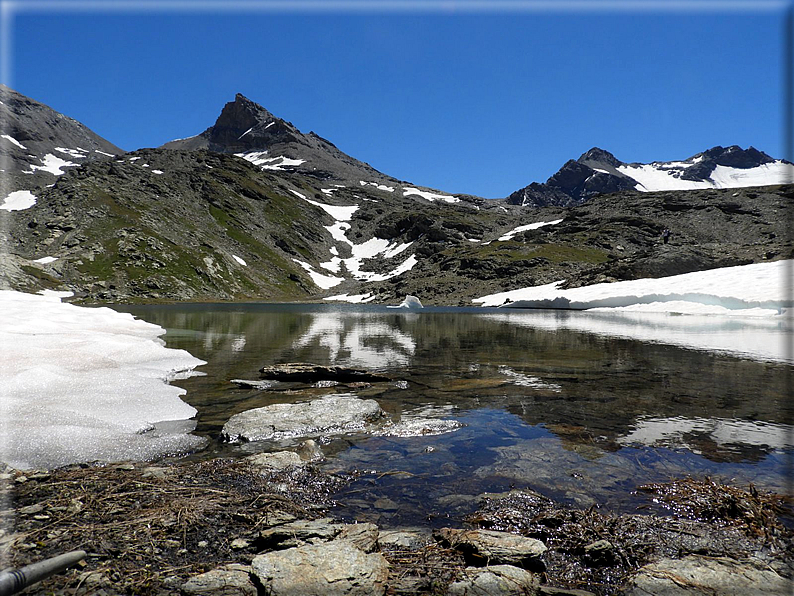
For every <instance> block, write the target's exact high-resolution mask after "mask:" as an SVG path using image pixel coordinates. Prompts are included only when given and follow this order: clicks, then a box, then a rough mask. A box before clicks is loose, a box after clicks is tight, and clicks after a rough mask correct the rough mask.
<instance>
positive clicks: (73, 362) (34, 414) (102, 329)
mask: <svg viewBox="0 0 794 596" xmlns="http://www.w3.org/2000/svg"><path fill="white" fill-rule="evenodd" d="M164 332H165V331H164V330H163V329H162V328H161V327H158V326H156V325H151V324H149V323H146V322H144V321H140V320H136V319H134V318H133V317H132V315H129V314H122V313H117V312H115V311H113V310H111V309H109V308H85V307H79V306H75V305H72V304H64V303H61V301H60V299H59V298H57V297H55V296H52V295H47V296H37V295H33V294H23V293H21V292H12V291H0V343H2V345H3V346H5V348H4V352H3V366H2V367H0V383H2V386H3V399H2V401H1V402H0V411H1V412H2V417H1V418H2V420H3V423H4V424H3V426H2V444H0V460H2V461H5V462H6V463H8V464H10V465H12V466H14V467H17V468H23V469H24V468H30V467H36V468H38V467H45V468H51V467H56V466H63V465H66V464H70V463H76V462H82V461H93V460H101V461H119V460H124V459H138V460H140V459H152V458H155V457H158V456H162V455H165V454H176V453H184V452H187V451H190V450H193V449H195V448H196V447H198V446H199V445H201V444H203V442H204V441H203V439H200V438H199V437H196V436H192V435H189V434H187V433H188V432H189V431H190V430H191V427H192V426H194V425H195V423H194V422H190V421H188V420H187V419H189V418H191V417H192V416H194V415H195V413H196V410H195V409H194V408H192V407H191V406H189V405H188V404H186V403H184V402H183V401H182V400H181V399H180V396H181V395H183V394H184V393H185V391H184V390H183V389H180V388H178V387H174V386H172V385H168V384H167V382H166V381H168V380H169V379H172V378H175V377H176V376H177V374H178V373H184V372H185V371H192V369H193V368H194V367H196V366H199V365H201V364H204V362H203V361H201V360H198V359H197V358H194V357H193V356H191V355H190V354H188V353H187V352H185V351H184V350H173V349H167V348H165V347H163V342H162V341H161V340H160V339H159V336H160V335H162V334H163V333H164Z"/></svg>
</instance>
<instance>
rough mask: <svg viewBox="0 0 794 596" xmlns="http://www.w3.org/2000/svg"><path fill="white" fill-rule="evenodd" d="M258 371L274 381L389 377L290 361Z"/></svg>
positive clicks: (383, 379) (357, 380)
mask: <svg viewBox="0 0 794 596" xmlns="http://www.w3.org/2000/svg"><path fill="white" fill-rule="evenodd" d="M259 372H260V373H261V374H262V376H263V377H264V378H265V379H270V380H274V381H300V382H303V383H317V382H319V381H337V382H339V383H350V382H362V381H367V382H377V381H388V380H389V377H385V376H383V375H379V374H376V373H372V372H369V371H366V370H360V369H357V368H345V367H344V366H321V365H319V364H309V363H303V362H291V363H288V364H274V365H273V366H263V367H262V368H261V369H260V370H259ZM235 382H237V381H235Z"/></svg>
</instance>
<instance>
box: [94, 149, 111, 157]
mask: <svg viewBox="0 0 794 596" xmlns="http://www.w3.org/2000/svg"><path fill="white" fill-rule="evenodd" d="M94 152H95V153H99V154H101V155H107V156H108V157H115V155H113V154H112V153H105V152H104V151H100V150H99V149H94Z"/></svg>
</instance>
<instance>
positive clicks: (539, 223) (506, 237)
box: [474, 219, 562, 242]
mask: <svg viewBox="0 0 794 596" xmlns="http://www.w3.org/2000/svg"><path fill="white" fill-rule="evenodd" d="M561 221H562V219H555V220H554V221H537V222H535V223H531V224H528V225H526V226H518V227H517V228H513V229H512V230H510V231H509V232H508V233H507V234H505V235H504V236H499V240H500V241H502V242H505V241H507V240H512V239H513V236H516V235H517V234H520V233H521V232H526V231H527V230H537V229H538V228H542V227H543V226H553V225H556V224H558V223H560V222H561ZM474 242H477V241H476V240H475V241H474Z"/></svg>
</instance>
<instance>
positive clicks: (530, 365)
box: [117, 304, 794, 527]
mask: <svg viewBox="0 0 794 596" xmlns="http://www.w3.org/2000/svg"><path fill="white" fill-rule="evenodd" d="M117 309H118V310H123V311H126V312H132V313H133V314H135V315H137V316H139V317H140V318H143V319H145V320H147V321H149V322H152V323H156V324H158V325H161V326H162V327H164V328H166V329H167V331H168V332H167V334H166V335H165V336H164V339H165V341H166V343H167V346H168V347H172V348H182V349H185V350H188V351H189V352H190V353H191V354H193V355H194V356H197V357H198V358H201V359H203V360H206V361H207V364H206V365H205V366H203V367H201V368H200V370H201V371H202V372H203V373H205V376H200V377H193V378H190V379H186V380H183V381H178V382H177V383H176V384H178V385H180V386H182V387H184V388H185V389H187V395H186V396H185V400H186V401H187V402H188V403H190V404H191V405H192V406H194V407H196V408H197V409H198V411H199V415H198V426H197V431H196V432H197V433H198V434H202V435H205V436H208V437H210V438H211V443H210V446H209V447H208V449H207V450H205V451H204V452H202V453H201V454H197V455H196V456H195V457H213V456H218V455H223V456H233V457H234V456H241V455H247V454H250V453H251V452H255V451H265V450H277V449H281V448H283V447H284V446H285V445H287V446H289V445H288V444H285V443H282V444H278V445H276V444H265V443H251V444H246V445H242V446H232V445H225V444H222V443H220V442H218V440H217V436H218V433H219V431H220V429H221V427H222V426H223V424H224V423H225V422H226V420H228V419H229V417H230V416H232V415H233V414H235V413H237V412H241V411H243V410H247V409H250V408H255V407H260V406H264V405H268V404H271V403H277V402H286V401H298V400H306V399H307V398H311V397H313V396H319V395H324V394H327V393H329V392H335V391H337V392H338V389H334V388H330V389H329V388H324V389H321V388H316V389H308V390H301V391H298V392H291V391H287V389H290V387H289V386H288V385H281V386H278V385H277V386H276V387H275V388H274V389H279V390H278V391H262V390H250V389H240V388H238V387H237V386H236V385H234V384H232V383H230V382H229V381H230V380H231V379H251V380H254V379H258V378H259V375H258V372H257V371H258V369H259V368H261V367H262V366H264V365H269V364H277V363H285V362H312V363H317V364H336V365H341V366H350V367H355V368H367V369H373V370H376V371H378V372H382V373H385V374H386V375H388V376H389V377H390V378H391V379H393V381H392V382H387V383H376V384H374V385H373V386H372V387H371V388H368V389H364V390H360V391H358V392H357V394H358V395H359V396H361V397H369V398H374V399H376V400H377V401H378V402H379V403H380V404H381V407H383V409H384V410H386V411H387V412H388V413H389V414H390V415H391V416H392V417H393V418H394V419H399V418H400V417H401V416H403V415H404V414H410V413H412V412H415V411H416V410H419V409H424V411H423V414H424V415H427V416H431V417H441V418H453V419H455V420H458V421H460V422H462V423H464V424H465V426H464V427H463V428H461V429H459V430H457V431H455V432H451V433H446V434H442V435H430V436H420V437H406V438H399V437H372V436H347V437H341V438H333V439H331V440H329V441H326V443H325V445H324V450H325V452H326V454H327V455H329V457H328V460H327V461H326V463H325V464H324V467H325V468H327V469H328V470H331V471H339V472H351V471H356V472H358V474H359V476H358V478H357V480H355V481H354V482H353V483H352V484H351V485H350V486H349V488H348V489H346V491H345V492H344V493H342V494H341V495H339V501H340V503H342V504H343V505H344V506H341V507H340V508H339V509H338V510H337V511H335V512H334V513H335V514H337V515H340V516H343V517H345V518H347V519H351V520H352V519H357V520H361V521H373V522H375V523H378V524H380V525H382V526H384V527H388V526H395V525H418V524H427V523H430V524H433V525H443V524H446V523H450V518H452V519H455V520H459V519H461V518H462V517H463V516H465V515H466V514H468V513H470V512H472V511H473V510H474V509H475V508H476V496H477V495H479V494H482V493H484V492H502V491H506V490H509V489H510V488H531V489H533V490H536V491H539V492H541V493H543V494H546V495H548V496H551V497H554V498H558V499H561V500H564V501H567V502H569V503H572V504H575V505H578V506H581V507H589V506H591V505H594V504H597V505H599V506H602V507H606V508H608V509H610V510H612V511H636V510H638V508H640V510H645V508H647V507H653V504H651V503H649V502H648V500H647V498H646V497H643V496H638V495H637V494H635V492H634V491H635V490H636V488H637V486H639V485H640V484H643V483H646V482H657V481H665V480H668V479H672V478H680V477H682V476H686V475H693V476H696V477H703V476H705V475H708V476H710V477H712V478H715V479H721V480H724V481H726V482H731V483H734V484H743V485H746V484H747V483H750V482H752V483H753V484H755V485H756V486H757V487H759V488H762V489H767V490H773V491H776V492H787V490H788V487H787V483H788V480H787V478H788V474H787V473H788V472H789V470H790V465H789V464H790V460H791V455H792V453H794V450H793V449H792V445H793V444H794V442H793V441H792V427H791V425H790V422H791V420H792V407H791V404H790V403H789V395H790V385H789V383H790V380H791V372H792V367H791V365H790V364H789V363H787V361H786V360H785V359H784V358H783V359H781V358H779V357H778V358H777V361H776V360H775V358H776V357H775V356H774V355H773V356H771V357H770V356H769V354H766V353H764V354H758V353H755V354H754V355H753V357H754V358H756V359H751V358H749V357H747V356H744V357H740V356H737V355H735V354H738V353H740V352H741V350H736V349H726V348H725V346H726V345H734V346H735V345H738V346H741V345H742V342H741V338H742V337H744V338H745V339H746V338H747V336H748V334H749V335H752V337H753V338H754V340H753V341H754V342H757V343H758V344H759V345H765V344H769V343H770V342H772V343H774V342H780V341H781V339H782V338H785V337H786V336H787V334H789V333H790V330H789V329H788V328H786V327H785V326H784V325H783V324H781V323H776V324H774V325H770V324H759V323H758V322H747V323H746V324H745V323H742V322H741V321H736V320H733V321H730V322H729V323H727V324H726V325H723V326H720V325H716V327H715V324H714V322H713V321H712V322H711V323H710V324H709V325H706V326H705V327H704V325H703V323H702V321H700V318H698V319H697V320H696V319H694V318H693V319H692V326H691V332H688V331H687V324H686V320H685V319H686V317H668V318H665V317H664V316H657V317H655V318H651V319H646V320H644V321H642V324H641V325H638V324H637V320H636V319H634V320H632V321H621V320H620V319H614V318H613V319H609V318H608V317H606V318H605V317H604V316H600V317H598V319H597V320H598V324H597V325H594V324H593V322H594V320H596V319H595V318H594V315H593V314H588V313H581V312H579V313H577V312H553V311H510V312H509V313H505V312H504V311H496V310H491V309H460V308H448V309H441V308H438V309H436V308H433V309H424V310H422V311H417V312H408V311H402V310H393V309H386V308H384V307H376V306H350V305H343V306H339V305H264V304H249V305H238V304H235V305H231V304H203V305H190V304H188V305H167V306H135V307H131V306H125V307H117ZM605 319H609V320H608V321H607V323H609V324H605V323H604V320H605ZM682 320H683V322H682ZM649 321H650V322H649ZM638 327H640V328H642V329H643V334H639V335H637V337H641V338H642V339H632V330H633V329H636V328H638ZM649 328H653V329H656V330H657V335H656V336H655V337H658V339H654V340H653V341H649V339H648V334H647V330H648V329H649ZM673 328H674V329H675V330H676V331H675V333H666V329H673ZM704 329H708V330H709V331H708V332H704ZM708 333H711V334H713V335H714V336H715V337H717V336H719V342H716V343H715V344H714V348H713V349H712V350H709V349H706V348H707V347H708ZM764 333H766V334H767V336H766V340H765V339H764ZM731 335H732V336H733V337H734V339H738V340H739V341H734V342H733V344H731V342H730V341H729V340H726V337H728V336H731ZM666 336H669V337H670V339H669V343H660V342H661V341H665V338H666ZM682 337H683V338H684V339H681V338H682ZM690 340H691V341H690ZM778 352H780V353H783V352H781V351H780V350H778ZM758 358H763V359H762V360H759V359H758Z"/></svg>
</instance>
